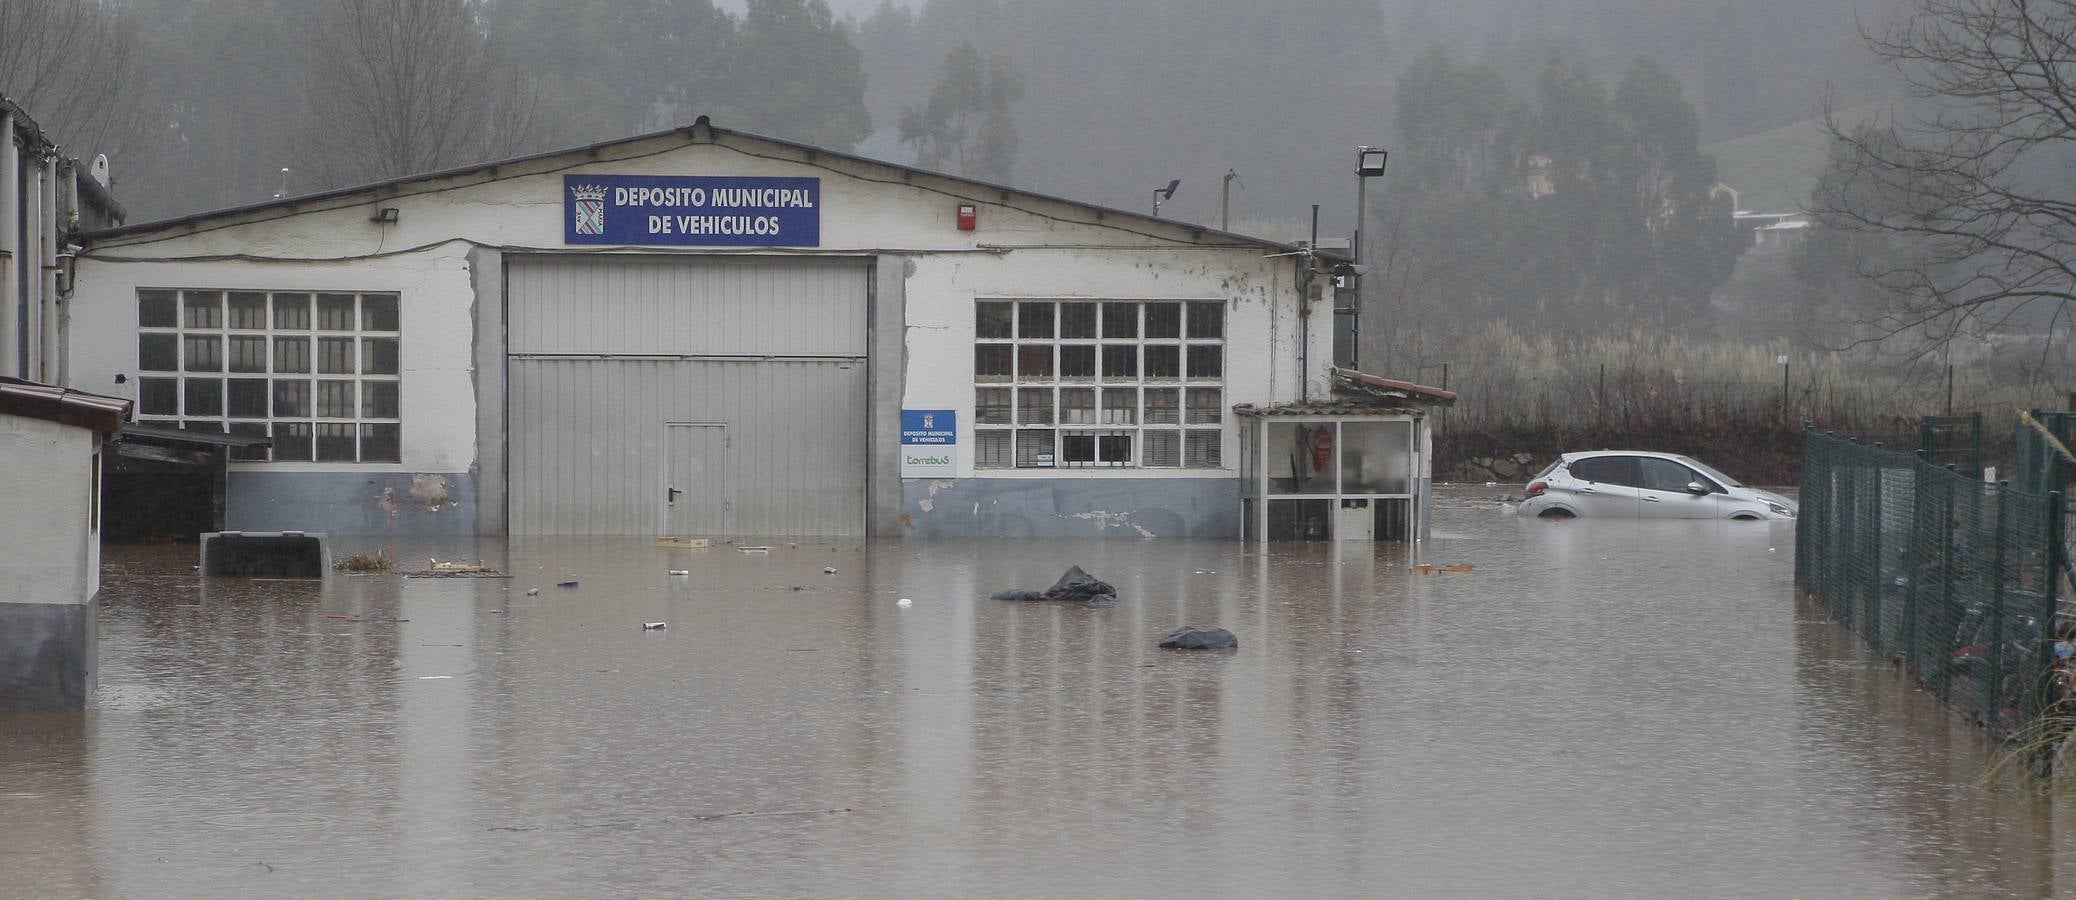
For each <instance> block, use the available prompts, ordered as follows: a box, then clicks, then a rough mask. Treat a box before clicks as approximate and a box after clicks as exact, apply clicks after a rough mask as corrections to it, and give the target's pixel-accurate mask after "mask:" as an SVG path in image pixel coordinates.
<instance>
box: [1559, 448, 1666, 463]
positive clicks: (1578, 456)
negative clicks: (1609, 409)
mask: <svg viewBox="0 0 2076 900" xmlns="http://www.w3.org/2000/svg"><path fill="white" fill-rule="evenodd" d="M1601 456H1655V457H1657V458H1659V459H1670V460H1675V461H1677V460H1682V459H1686V456H1685V455H1683V454H1679V453H1664V452H1660V451H1657V450H1578V451H1574V452H1571V453H1566V454H1564V455H1563V456H1562V457H1560V458H1561V459H1563V460H1564V461H1565V462H1577V461H1579V460H1582V459H1593V458H1595V457H1601Z"/></svg>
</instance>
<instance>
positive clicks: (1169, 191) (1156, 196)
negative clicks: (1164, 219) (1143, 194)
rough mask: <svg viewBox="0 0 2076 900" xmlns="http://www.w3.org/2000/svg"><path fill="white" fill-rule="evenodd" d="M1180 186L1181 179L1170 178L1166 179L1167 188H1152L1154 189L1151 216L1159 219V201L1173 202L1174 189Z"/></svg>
mask: <svg viewBox="0 0 2076 900" xmlns="http://www.w3.org/2000/svg"><path fill="white" fill-rule="evenodd" d="M1181 185H1182V179H1180V178H1170V179H1168V186H1167V187H1164V188H1154V189H1153V215H1154V218H1160V214H1161V201H1163V200H1173V199H1175V189H1176V188H1177V187H1180V186H1181Z"/></svg>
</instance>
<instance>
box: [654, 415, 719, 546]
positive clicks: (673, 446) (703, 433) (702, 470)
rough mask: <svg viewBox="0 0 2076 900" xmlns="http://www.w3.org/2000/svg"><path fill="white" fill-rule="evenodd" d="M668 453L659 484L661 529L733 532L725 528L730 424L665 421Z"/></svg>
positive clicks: (691, 533)
mask: <svg viewBox="0 0 2076 900" xmlns="http://www.w3.org/2000/svg"><path fill="white" fill-rule="evenodd" d="M663 441H664V448H665V449H664V452H665V453H666V454H667V455H668V457H669V462H668V463H666V466H665V474H664V485H663V533H665V534H671V535H679V536H696V535H713V534H733V533H734V532H731V531H729V530H728V505H729V504H728V490H727V483H726V478H727V472H728V426H726V425H724V424H721V423H718V422H665V423H663Z"/></svg>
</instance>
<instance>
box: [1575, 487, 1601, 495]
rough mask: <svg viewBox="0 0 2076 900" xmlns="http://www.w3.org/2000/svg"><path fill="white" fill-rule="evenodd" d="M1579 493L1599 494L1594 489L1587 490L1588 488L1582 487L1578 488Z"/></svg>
mask: <svg viewBox="0 0 2076 900" xmlns="http://www.w3.org/2000/svg"><path fill="white" fill-rule="evenodd" d="M1579 493H1581V494H1598V493H1600V492H1599V491H1596V490H1594V489H1592V488H1589V487H1582V488H1579Z"/></svg>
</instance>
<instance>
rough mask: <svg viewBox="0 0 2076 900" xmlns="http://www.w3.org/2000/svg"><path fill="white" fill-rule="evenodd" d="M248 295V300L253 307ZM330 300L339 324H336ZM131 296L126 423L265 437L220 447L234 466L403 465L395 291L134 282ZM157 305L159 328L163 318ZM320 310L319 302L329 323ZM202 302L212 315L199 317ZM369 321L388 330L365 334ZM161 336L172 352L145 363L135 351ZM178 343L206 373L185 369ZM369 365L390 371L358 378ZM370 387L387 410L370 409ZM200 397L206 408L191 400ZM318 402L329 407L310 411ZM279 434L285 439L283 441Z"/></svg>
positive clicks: (399, 305) (401, 355)
mask: <svg viewBox="0 0 2076 900" xmlns="http://www.w3.org/2000/svg"><path fill="white" fill-rule="evenodd" d="M254 298H258V299H259V301H260V305H259V306H258V308H257V309H256V310H255V309H253V308H252V307H251V303H252V301H253V299H254ZM342 300H343V301H345V302H346V306H345V314H346V315H347V316H349V317H350V319H351V321H350V323H349V324H350V327H344V328H341V327H337V326H338V325H339V320H338V315H337V313H338V311H339V303H340V302H341V301H342ZM134 301H135V303H136V304H137V305H136V306H135V307H134V308H135V309H136V311H137V315H138V325H137V346H138V348H139V351H138V353H139V356H138V367H137V376H136V377H137V383H138V388H137V392H138V409H137V421H138V422H140V423H149V424H154V425H159V426H163V427H171V428H181V429H188V430H197V431H208V432H212V433H217V434H247V435H254V436H263V437H266V438H268V439H269V441H270V446H266V447H251V448H242V449H239V450H234V451H232V457H231V461H232V462H234V463H313V464H318V465H385V466H396V465H402V464H403V444H404V442H403V373H404V368H405V356H406V354H405V352H404V346H403V344H404V341H403V334H404V333H403V321H402V319H403V316H402V312H403V306H404V304H403V298H402V295H401V294H400V293H399V292H396V291H337V290H317V289H304V290H268V289H257V288H227V287H221V286H217V287H144V288H139V289H137V291H136V292H135V297H134ZM167 303H170V304H171V309H172V312H173V315H172V321H171V323H170V324H167V323H166V321H165V316H164V315H163V312H164V310H165V308H166V306H165V305H166V304H167ZM323 303H329V304H330V307H329V310H330V313H331V314H332V315H331V318H330V319H327V318H326V315H327V310H326V308H325V307H323V306H321V305H320V304H323ZM210 304H214V310H213V314H206V313H208V312H209V310H208V309H206V307H208V306H209V305H210ZM191 307H193V308H195V310H196V311H191ZM298 307H300V308H298ZM378 319H379V320H380V321H379V322H378V321H377V320H378ZM255 321H257V323H258V325H257V327H255V325H254V324H253V323H254V322H255ZM298 322H300V323H301V326H302V327H296V325H297V323H298ZM377 324H385V325H390V326H393V327H390V328H380V327H372V326H375V325H377ZM166 341H170V342H171V344H172V347H173V349H174V355H173V359H172V361H171V364H170V365H171V368H166V367H164V363H163V360H162V359H153V360H147V359H146V358H145V357H146V355H147V354H146V353H145V349H146V348H147V347H151V346H158V345H162V344H163V343H164V342H166ZM327 342H330V343H327ZM342 347H343V349H341V348H342ZM190 348H194V349H193V355H194V356H195V357H196V358H197V359H201V360H204V361H205V362H206V364H207V365H206V367H197V368H194V369H190V368H189V367H188V361H189V358H190V355H191V350H190ZM254 351H257V357H258V358H259V359H260V360H261V362H260V363H258V364H255V363H254V361H253V359H254ZM328 351H329V352H330V354H331V355H330V356H327V352H328ZM334 357H336V358H334ZM378 362H379V363H380V364H381V365H379V366H375V367H376V368H386V369H389V370H390V371H381V372H377V371H369V369H370V368H371V366H370V364H371V363H378ZM147 364H152V365H154V366H155V367H153V368H149V369H147V368H145V366H146V365H147ZM298 369H300V371H297V370H298ZM255 382H256V383H257V384H258V386H259V390H258V394H257V396H255V394H254V392H253V391H254V383H255ZM378 386H386V387H378ZM169 387H170V388H171V390H170V393H169V392H168V390H167V388H169ZM190 388H192V389H193V391H194V393H193V394H192V395H191V394H190ZM377 390H379V391H380V394H381V397H382V399H383V401H384V404H385V405H392V406H393V408H391V409H389V410H388V412H390V413H391V414H390V415H376V414H374V413H375V409H374V408H373V405H372V404H373V403H374V402H375V401H376V394H375V393H374V392H375V391H377ZM212 396H213V401H214V402H213V403H204V402H203V401H208V400H210V399H211V398H212ZM168 399H170V401H171V408H170V409H165V408H163V407H162V406H161V405H160V403H161V402H162V401H165V400H168ZM326 401H330V405H329V406H324V405H321V404H325V403H326ZM147 402H150V403H151V404H152V405H151V406H150V407H149V408H147V406H146V403H147ZM191 404H192V405H193V411H192V412H190V407H191ZM255 411H256V412H257V413H258V414H257V415H255V414H254V413H255ZM324 413H331V414H330V415H326V414H324ZM299 431H300V434H298V432H299ZM284 434H286V435H289V436H290V437H291V438H292V439H293V443H287V444H284V443H283V440H284V438H283V435H284ZM305 442H307V445H306V446H302V448H301V449H297V447H298V445H304V444H305ZM342 442H344V443H345V444H350V453H349V454H345V455H342V454H340V453H339V452H338V448H340V447H341V446H342V445H343V444H342ZM327 447H328V448H331V452H330V453H329V454H327V453H326V452H324V448H327ZM284 454H286V455H284Z"/></svg>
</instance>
